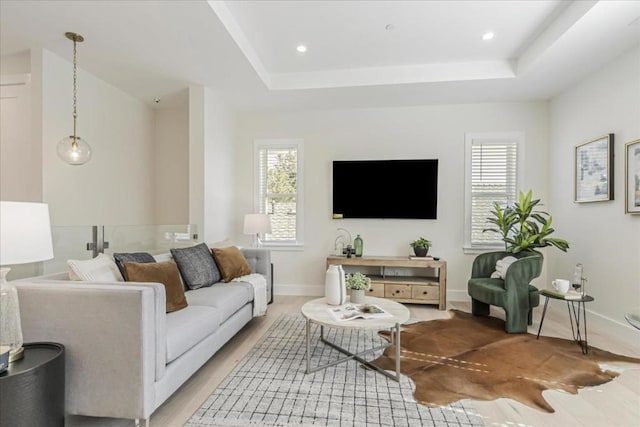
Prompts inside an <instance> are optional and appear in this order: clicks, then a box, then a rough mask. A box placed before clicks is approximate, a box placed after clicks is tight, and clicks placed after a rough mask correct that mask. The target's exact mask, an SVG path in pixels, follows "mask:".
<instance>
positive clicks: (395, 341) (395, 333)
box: [305, 318, 400, 382]
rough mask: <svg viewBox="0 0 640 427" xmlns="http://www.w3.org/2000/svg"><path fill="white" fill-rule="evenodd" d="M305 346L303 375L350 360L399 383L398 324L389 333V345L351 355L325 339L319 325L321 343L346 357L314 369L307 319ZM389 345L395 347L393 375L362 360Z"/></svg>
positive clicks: (321, 326) (322, 329) (309, 328)
mask: <svg viewBox="0 0 640 427" xmlns="http://www.w3.org/2000/svg"><path fill="white" fill-rule="evenodd" d="M306 329H307V330H306V345H307V369H306V371H305V374H311V373H313V372H317V371H320V370H322V369H326V368H328V367H330V366H334V365H337V364H340V363H343V362H347V361H349V360H351V359H354V360H357V361H358V362H360V364H362V365H364V366H366V367H367V368H369V369H373V370H375V371H378V372H380V373H381V374H383V375H386V376H387V377H389V378H391V379H392V380H395V381H398V382H400V324H399V323H396V324H395V326H393V327H392V328H391V329H390V332H391V343H390V344H384V345H381V346H379V347H375V348H370V349H368V350H364V351H361V352H360V353H352V352H350V351H349V350H347V349H346V348H342V347H340V346H339V345H337V344H335V343H332V342H331V341H328V340H327V339H326V338H325V337H324V326H323V325H320V341H322V342H323V343H325V344H327V345H328V346H330V347H332V348H335V349H336V350H338V351H339V352H340V353H342V354H345V355H346V356H347V357H342V358H340V359H337V360H334V361H332V362H329V363H327V364H324V365H320V366H316V367H314V368H312V367H311V320H310V319H309V318H307V328H306ZM391 345H395V347H396V372H395V375H394V374H392V373H389V371H385V370H384V369H380V368H379V367H377V366H375V365H373V364H371V363H370V362H369V361H367V360H365V359H363V358H362V357H361V356H362V355H364V354H367V353H371V352H373V351H377V350H383V349H385V348H387V347H389V346H391Z"/></svg>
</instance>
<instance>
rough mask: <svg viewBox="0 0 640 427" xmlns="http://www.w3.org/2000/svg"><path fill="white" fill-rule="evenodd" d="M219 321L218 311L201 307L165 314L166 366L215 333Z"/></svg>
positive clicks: (191, 307) (190, 307)
mask: <svg viewBox="0 0 640 427" xmlns="http://www.w3.org/2000/svg"><path fill="white" fill-rule="evenodd" d="M221 319H222V316H221V314H220V310H219V309H217V308H214V307H205V306H202V305H201V306H194V305H189V307H186V308H185V309H183V310H179V311H174V312H173V313H167V364H169V363H171V362H172V361H173V360H175V359H177V358H178V357H180V356H181V355H182V354H183V353H185V352H186V351H188V350H189V349H190V348H192V347H193V346H195V345H196V344H198V343H199V342H201V341H202V340H203V339H205V338H206V337H207V336H209V335H211V334H212V333H213V332H215V331H216V330H217V329H218V328H219V327H220V323H221Z"/></svg>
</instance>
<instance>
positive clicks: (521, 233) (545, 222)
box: [482, 190, 569, 253]
mask: <svg viewBox="0 0 640 427" xmlns="http://www.w3.org/2000/svg"><path fill="white" fill-rule="evenodd" d="M539 204H540V199H533V195H532V192H531V190H529V192H528V193H527V194H526V195H525V194H524V193H523V192H522V191H520V193H519V195H518V201H517V202H516V203H515V204H514V205H512V206H506V207H504V208H503V207H501V206H500V204H498V203H495V204H494V208H493V211H491V214H492V215H493V217H491V218H487V220H488V221H489V222H491V223H492V224H495V225H496V228H487V229H484V230H482V231H483V232H485V231H491V232H494V233H499V234H500V235H501V236H502V241H503V242H504V247H505V250H506V251H507V252H512V253H518V252H521V251H533V250H535V249H536V248H543V247H545V246H555V247H556V248H558V249H560V250H561V251H563V252H566V251H567V249H569V243H568V242H567V241H566V240H563V239H560V238H555V237H549V236H550V235H551V234H552V233H554V232H555V230H554V229H553V228H552V227H551V223H552V217H551V215H549V213H547V212H544V211H540V210H537V209H536V206H538V205H539Z"/></svg>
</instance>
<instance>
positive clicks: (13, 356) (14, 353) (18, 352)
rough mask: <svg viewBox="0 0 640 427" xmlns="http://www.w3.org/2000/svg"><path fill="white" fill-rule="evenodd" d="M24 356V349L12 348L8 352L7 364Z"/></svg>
mask: <svg viewBox="0 0 640 427" xmlns="http://www.w3.org/2000/svg"><path fill="white" fill-rule="evenodd" d="M23 356H24V347H20V348H14V349H13V350H11V351H10V352H9V363H11V362H15V361H16V360H20V359H22V357H23Z"/></svg>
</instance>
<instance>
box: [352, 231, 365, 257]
mask: <svg viewBox="0 0 640 427" xmlns="http://www.w3.org/2000/svg"><path fill="white" fill-rule="evenodd" d="M353 246H354V249H355V251H356V256H357V257H361V256H362V251H363V247H364V242H363V241H362V237H360V235H359V234H358V235H356V238H355V239H354V240H353Z"/></svg>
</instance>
